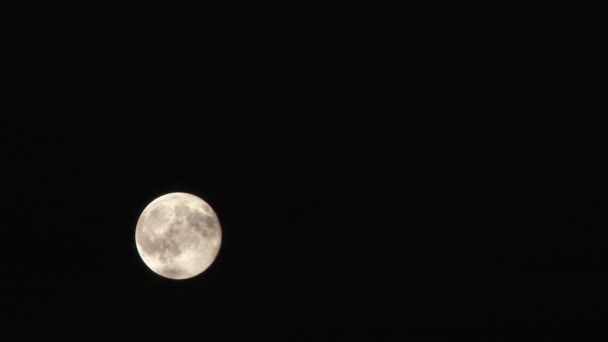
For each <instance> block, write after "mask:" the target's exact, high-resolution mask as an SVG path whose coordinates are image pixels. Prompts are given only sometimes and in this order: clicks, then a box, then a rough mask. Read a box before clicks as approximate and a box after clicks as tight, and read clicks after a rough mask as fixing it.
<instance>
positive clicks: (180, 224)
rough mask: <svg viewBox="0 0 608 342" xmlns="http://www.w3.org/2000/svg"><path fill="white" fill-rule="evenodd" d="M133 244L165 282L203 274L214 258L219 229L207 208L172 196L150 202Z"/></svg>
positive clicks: (184, 196) (179, 195) (194, 199)
mask: <svg viewBox="0 0 608 342" xmlns="http://www.w3.org/2000/svg"><path fill="white" fill-rule="evenodd" d="M135 244H136V246H137V251H138V252H139V255H140V256H141V258H142V260H143V261H144V263H145V264H146V265H147V266H148V267H149V268H150V269H151V270H152V271H154V272H155V273H157V274H159V275H161V276H163V277H165V278H169V279H188V278H192V277H195V276H197V275H199V274H201V273H203V272H204V271H205V270H206V269H207V268H209V266H211V264H213V262H214V261H215V258H216V257H217V255H218V252H219V250H220V246H221V244H222V228H221V227H220V222H219V219H218V217H217V215H216V213H215V211H214V210H213V208H211V206H210V205H209V204H208V203H207V202H205V201H204V200H202V199H201V198H199V197H197V196H195V195H192V194H188V193H184V192H174V193H170V194H166V195H163V196H161V197H159V198H157V199H155V200H154V201H152V202H151V203H150V204H148V206H147V207H146V208H145V209H144V211H143V212H142V213H141V215H140V217H139V220H138V221H137V227H136V229H135Z"/></svg>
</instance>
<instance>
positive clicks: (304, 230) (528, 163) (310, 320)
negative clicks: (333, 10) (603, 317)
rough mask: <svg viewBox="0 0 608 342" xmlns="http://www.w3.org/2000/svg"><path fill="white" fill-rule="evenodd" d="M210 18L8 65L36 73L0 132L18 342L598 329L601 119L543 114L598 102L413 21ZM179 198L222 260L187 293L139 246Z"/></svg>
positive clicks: (60, 39) (502, 52)
mask: <svg viewBox="0 0 608 342" xmlns="http://www.w3.org/2000/svg"><path fill="white" fill-rule="evenodd" d="M294 13H296V12H294ZM298 13H299V12H298ZM356 18H359V17H358V16H356ZM199 21H200V20H197V21H196V22H197V23H198V22H199ZM287 21H290V20H287ZM285 24H286V25H287V23H285ZM197 25H198V24H193V25H192V27H189V28H187V29H186V28H184V29H183V30H177V32H173V31H171V30H164V31H163V30H159V31H163V32H164V33H161V32H158V33H157V32H153V31H154V30H152V29H150V31H146V30H144V31H146V32H140V31H133V32H131V31H128V32H127V31H121V33H120V34H118V33H112V32H107V31H104V30H101V29H100V30H99V32H97V31H91V32H88V31H87V33H86V34H85V33H84V32H83V31H82V30H81V32H83V33H75V32H74V31H78V30H74V29H71V30H69V31H70V32H72V33H70V34H67V35H66V34H63V35H62V34H54V35H53V37H52V39H51V37H49V39H48V40H47V39H46V38H40V37H39V35H36V37H39V38H38V39H42V40H44V41H45V42H46V45H44V46H48V48H44V49H43V45H36V44H33V43H31V45H32V46H30V47H29V48H28V49H31V51H30V50H27V49H26V48H25V47H24V48H23V49H25V50H23V49H22V50H19V49H17V50H15V51H29V52H28V53H27V54H26V56H24V57H23V59H20V61H19V63H17V64H15V65H18V66H20V67H19V68H17V67H15V68H14V69H16V70H17V69H18V70H19V73H24V74H20V77H19V79H20V80H21V81H20V82H26V80H31V81H27V82H26V83H27V84H26V85H25V86H24V89H27V93H28V96H26V99H24V100H23V101H21V102H20V103H19V106H18V107H17V108H21V110H20V111H19V112H18V113H17V112H15V113H13V114H10V113H9V114H7V115H6V116H3V117H2V119H0V146H1V147H0V151H1V152H2V154H1V156H0V160H1V161H2V164H1V165H2V166H1V171H0V172H1V173H2V175H3V180H5V182H3V183H4V184H3V188H2V191H3V194H2V196H1V197H2V201H3V205H2V206H1V207H2V212H3V214H4V215H3V221H2V222H3V223H2V224H1V225H2V232H3V233H2V234H3V235H2V241H3V247H2V253H3V258H2V259H1V260H2V265H3V272H2V275H0V280H1V282H0V289H1V290H2V291H0V292H1V293H2V294H1V295H0V296H1V299H2V301H1V302H0V303H1V306H0V313H2V314H3V315H5V316H7V320H5V321H3V322H5V323H2V324H4V325H6V326H8V327H6V329H10V328H11V327H12V328H14V329H15V331H19V332H22V333H24V334H33V335H37V334H41V333H44V334H46V336H53V337H55V336H61V337H62V338H67V339H69V340H81V339H82V336H90V334H91V332H95V335H96V336H98V335H99V336H103V337H106V338H115V337H116V336H120V337H122V336H137V337H139V338H144V339H146V340H155V339H164V340H167V339H171V340H177V339H184V340H185V339H188V340H193V339H204V338H207V337H209V339H212V338H213V337H215V338H216V340H245V338H243V337H244V336H245V337H246V338H247V340H249V339H250V338H251V337H253V338H254V339H257V338H258V337H259V338H260V339H262V340H277V341H334V340H335V341H354V340H365V341H382V340H385V341H402V340H409V339H410V338H411V339H414V340H424V338H427V339H428V340H434V339H438V340H440V339H441V338H445V339H446V340H453V339H456V338H457V337H464V339H465V340H467V341H475V340H481V339H482V338H483V336H486V337H488V336H489V337H488V339H489V340H491V339H490V338H491V337H495V336H506V335H508V334H513V332H514V331H523V330H524V329H529V328H531V329H532V330H534V333H535V334H538V335H543V334H551V333H552V331H553V330H552V329H553V327H554V326H565V327H572V328H573V329H577V330H576V331H579V330H580V329H578V328H580V327H593V326H595V325H597V324H598V322H599V318H598V317H600V315H599V313H600V311H605V308H606V301H605V300H604V299H603V298H605V296H603V295H602V291H604V290H605V288H606V286H605V285H606V282H605V280H604V278H605V277H604V276H603V275H604V274H605V269H606V253H605V250H606V249H605V248H606V247H605V241H606V240H605V239H603V238H602V232H603V230H604V229H605V227H607V226H608V225H607V224H606V223H607V222H606V217H608V215H606V198H605V195H604V194H605V192H604V191H602V189H604V188H603V187H602V183H601V181H598V179H600V178H599V177H597V174H599V173H600V171H601V170H602V169H601V167H600V164H601V163H600V161H601V160H602V155H603V154H602V153H603V152H602V150H601V148H600V146H603V145H602V144H600V142H601V141H600V140H601V137H603V135H598V134H597V133H594V132H593V129H592V127H601V126H599V125H595V124H593V123H586V124H580V125H577V124H576V123H574V122H572V120H563V121H560V120H559V119H558V118H556V117H555V116H554V119H550V120H549V119H547V120H544V119H542V120H541V119H535V118H534V115H533V114H538V113H539V112H543V113H544V112H550V113H562V112H564V113H570V114H572V113H581V112H586V109H585V108H584V105H583V104H584V103H585V101H582V100H581V101H578V100H576V99H574V98H575V97H576V94H571V96H568V97H560V100H559V101H558V100H557V99H555V96H554V97H551V96H548V95H547V97H546V98H545V97H543V94H541V93H542V91H541V90H539V89H540V88H542V87H540V86H539V87H538V88H534V89H528V90H527V91H524V90H522V89H524V88H526V86H528V87H532V86H531V84H532V82H527V81H526V80H528V77H532V76H527V75H535V76H534V77H536V78H541V79H545V78H543V77H541V76H539V75H540V74H542V72H543V71H542V70H544V69H542V68H540V67H536V68H533V70H534V73H527V72H523V71H521V70H523V69H522V68H524V66H525V65H524V64H525V63H528V62H529V60H528V59H526V58H528V57H526V58H524V57H521V56H529V54H527V53H526V54H522V55H519V54H516V53H515V52H510V53H507V52H508V51H514V50H509V49H506V48H504V46H503V45H500V46H497V47H494V49H495V50H491V51H490V50H488V49H490V47H487V45H486V44H490V43H488V42H494V41H496V39H497V38H496V36H494V35H491V36H489V37H486V38H487V39H481V38H480V39H479V40H474V42H470V43H467V42H464V40H465V39H464V38H462V37H471V36H470V35H462V36H461V35H456V34H455V33H454V34H455V36H454V37H451V36H449V35H448V33H449V32H454V31H453V27H452V26H449V25H447V26H449V27H447V26H446V27H444V28H442V29H437V31H433V29H432V28H430V27H428V26H429V25H425V24H424V23H422V22H419V23H416V24H412V25H413V27H412V30H411V32H410V33H408V35H406V36H405V38H403V39H402V38H399V39H395V40H391V42H392V43H386V44H385V43H384V42H382V41H383V38H386V37H385V34H376V33H371V32H370V31H368V30H365V29H363V28H362V29H360V30H355V31H353V32H350V33H351V34H350V35H348V34H338V33H336V34H332V33H329V32H319V33H317V32H305V31H306V30H303V29H298V28H297V27H292V28H286V29H285V30H283V29H281V30H272V29H271V30H269V32H274V33H275V34H274V35H257V36H251V37H249V36H247V34H246V33H244V32H245V31H248V30H250V29H252V27H258V26H257V25H252V26H250V27H249V26H248V27H247V30H245V29H243V30H240V29H238V30H236V29H235V30H236V31H237V32H241V34H240V35H236V36H232V37H230V38H226V39H224V38H221V39H220V38H217V37H215V38H213V39H212V38H210V37H209V35H208V33H207V32H211V31H209V30H207V28H205V27H200V26H197ZM294 26H297V25H295V24H294ZM50 27H54V26H52V25H51V26H50ZM100 27H105V26H100ZM142 27H148V26H142ZM221 27H224V26H221ZM280 27H283V26H280ZM302 27H304V26H302ZM434 27H439V26H434ZM226 29H227V30H229V28H226ZM41 30H42V29H41ZM49 30H50V29H49ZM260 30H261V29H260ZM278 31H280V32H278ZM431 31H433V32H431ZM473 31H474V32H478V31H483V30H476V29H474V30H473ZM213 32H215V31H213ZM365 32H367V34H365ZM308 33H310V34H308ZM80 34H81V35H80ZM24 41H27V42H30V41H29V40H24ZM478 42H479V43H478ZM481 42H483V44H482V43H481ZM467 44H468V45H467ZM394 46H401V47H403V48H404V49H406V50H407V51H406V52H407V53H406V54H405V55H406V56H405V57H403V58H401V57H398V58H397V56H396V55H395V54H394V53H393V52H389V51H388V47H394ZM530 46H531V48H533V47H535V46H536V44H530ZM482 47H483V48H482ZM486 47H487V48H486ZM37 49H43V50H44V51H45V52H44V53H41V52H40V51H38V50H37ZM492 51H493V52H492ZM506 51H507V52H506ZM526 51H529V50H526ZM30 52H31V53H30ZM24 54H25V52H24ZM33 56H39V57H33ZM480 56H484V57H480ZM492 56H501V57H500V58H499V57H492ZM493 58H498V60H494V59H493ZM530 58H531V57H530ZM397 59H398V60H397ZM547 60H550V59H547ZM543 61H544V59H543ZM517 63H521V64H519V65H518V64H517ZM530 63H531V62H530ZM543 63H545V62H543ZM543 63H540V64H541V65H545V64H543ZM546 63H549V62H546ZM547 68H549V67H547ZM551 70H557V69H551ZM560 70H561V69H560ZM552 75H553V73H551V72H547V77H549V76H551V77H556V76H555V75H553V76H552ZM25 76H27V77H25ZM499 80H500V81H499ZM493 82H495V83H499V84H496V85H495V84H494V83H493ZM15 84H21V83H15ZM36 87H40V88H41V89H33V88H36ZM12 88H15V89H16V88H19V87H17V86H15V87H12ZM542 89H547V88H542ZM520 93H525V94H527V95H525V96H524V95H521V94H520ZM514 94H516V95H514ZM517 94H519V95H517ZM530 94H533V95H530ZM520 95H521V96H520ZM520 97H526V100H524V99H521V98H520ZM530 97H532V98H530ZM568 99H570V100H568ZM535 101H538V103H537V102H535ZM567 101H571V102H572V103H574V104H575V106H574V105H573V104H572V103H569V104H568V103H562V102H567ZM558 102H559V106H558V105H557V103H558ZM554 107H559V108H558V109H555V108H554ZM55 112H63V113H67V114H71V115H73V117H72V118H62V117H57V116H51V115H50V114H49V113H55ZM24 113H46V115H43V116H44V117H42V118H39V119H33V118H30V117H29V116H28V115H29V114H28V115H25V114H24ZM112 114H114V115H116V116H117V117H111V115H112ZM518 114H519V115H521V116H522V117H518ZM555 115H556V116H557V114H555ZM573 115H574V114H573ZM271 117H273V118H271ZM175 191H183V192H188V193H192V194H195V195H197V196H200V197H201V198H203V199H204V200H206V201H208V202H209V203H210V204H211V205H212V206H213V208H214V209H215V210H216V212H217V215H218V217H219V220H220V223H221V225H222V229H223V241H222V248H221V250H220V252H219V255H218V257H217V259H216V261H215V263H214V264H213V265H212V266H211V267H210V268H209V269H208V270H207V271H206V272H205V273H203V274H202V275H200V276H199V277H196V278H193V279H190V280H186V281H170V280H167V279H162V278H161V277H159V276H157V275H156V274H154V273H153V272H151V271H150V270H149V269H148V268H147V267H146V266H145V265H144V264H143V263H142V262H141V259H140V258H139V256H138V254H137V251H136V248H135V244H134V232H135V226H136V223H137V219H138V217H139V215H140V213H141V212H142V210H143V209H144V208H145V206H146V205H147V204H148V203H150V202H151V201H152V200H153V199H155V198H157V197H158V196H160V195H162V194H166V193H169V192H175ZM189 219H193V220H197V218H193V217H192V218H191V217H189ZM3 328H4V326H3ZM452 337H454V338H452ZM505 338H506V337H505ZM537 340H542V339H541V338H538V339H537Z"/></svg>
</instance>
